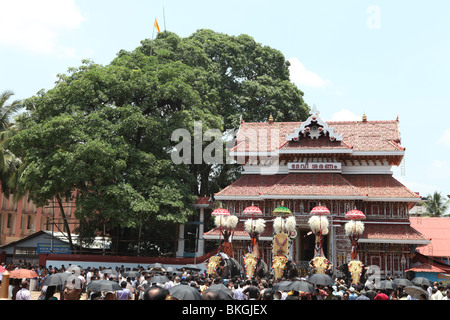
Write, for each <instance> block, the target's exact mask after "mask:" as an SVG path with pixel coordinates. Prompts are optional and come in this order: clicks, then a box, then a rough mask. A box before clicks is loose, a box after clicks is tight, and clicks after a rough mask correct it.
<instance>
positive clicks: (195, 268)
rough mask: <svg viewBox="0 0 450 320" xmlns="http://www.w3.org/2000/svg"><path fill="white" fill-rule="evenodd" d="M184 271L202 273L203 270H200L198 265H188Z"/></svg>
mask: <svg viewBox="0 0 450 320" xmlns="http://www.w3.org/2000/svg"><path fill="white" fill-rule="evenodd" d="M183 268H184V269H187V270H195V271H200V270H202V269H201V268H199V267H198V266H197V265H196V264H188V265H186V266H184V267H183Z"/></svg>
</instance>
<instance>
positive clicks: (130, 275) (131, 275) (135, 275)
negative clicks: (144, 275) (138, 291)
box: [122, 270, 141, 278]
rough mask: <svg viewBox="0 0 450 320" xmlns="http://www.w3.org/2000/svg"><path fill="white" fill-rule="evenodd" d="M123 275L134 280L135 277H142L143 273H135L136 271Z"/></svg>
mask: <svg viewBox="0 0 450 320" xmlns="http://www.w3.org/2000/svg"><path fill="white" fill-rule="evenodd" d="M122 275H123V276H124V277H125V278H128V277H130V278H134V277H140V276H141V273H140V272H139V271H134V270H132V271H126V272H124V273H123V274H122Z"/></svg>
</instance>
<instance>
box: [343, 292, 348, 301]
mask: <svg viewBox="0 0 450 320" xmlns="http://www.w3.org/2000/svg"><path fill="white" fill-rule="evenodd" d="M342 300H348V292H347V291H346V292H344V293H343V294H342Z"/></svg>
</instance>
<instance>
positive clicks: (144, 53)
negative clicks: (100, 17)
mask: <svg viewBox="0 0 450 320" xmlns="http://www.w3.org/2000/svg"><path fill="white" fill-rule="evenodd" d="M288 66H289V63H288V62H287V61H286V60H285V58H284V56H283V55H282V54H281V52H279V51H278V50H275V49H272V48H270V47H266V46H262V45H261V44H259V43H257V42H255V41H254V39H253V38H251V37H249V36H247V35H240V36H237V37H234V36H228V35H225V34H221V33H216V32H214V31H211V30H199V31H197V32H196V33H194V34H193V35H191V36H190V37H187V38H181V37H179V36H177V35H176V34H174V33H170V32H163V33H161V34H159V35H158V38H157V39H155V40H149V39H147V40H144V41H142V42H141V45H140V46H139V47H137V48H136V49H135V50H134V51H132V52H127V51H124V50H122V51H120V52H119V53H118V55H117V57H116V58H115V59H114V60H113V61H112V62H111V63H110V64H108V65H106V66H103V65H99V64H95V63H94V62H92V61H89V60H84V61H83V63H82V65H81V66H80V67H78V68H71V69H69V71H68V73H67V74H60V75H58V81H57V83H56V85H55V87H54V88H53V89H51V90H48V91H46V92H45V91H41V92H39V93H38V94H37V95H35V96H33V97H31V98H29V99H26V100H25V101H24V106H25V107H26V108H27V113H24V114H23V115H22V116H21V117H20V118H19V122H20V124H21V126H23V128H24V129H23V130H22V131H20V132H19V133H18V134H17V135H16V136H14V137H12V138H11V141H10V147H11V150H13V152H14V153H15V154H17V155H20V157H21V159H22V160H23V163H24V165H23V166H22V167H21V170H20V174H18V176H17V177H16V178H17V180H16V181H18V182H19V183H18V190H19V191H21V192H22V193H23V192H24V191H25V190H29V191H30V196H31V198H32V199H33V201H34V202H35V203H36V204H38V205H45V204H47V203H48V202H49V201H50V200H51V199H53V198H54V197H55V196H59V197H61V198H66V199H70V198H72V197H75V199H76V204H77V210H76V215H77V218H78V219H80V220H82V221H84V222H86V223H89V224H90V227H91V226H94V225H96V226H101V225H103V224H104V222H105V221H107V222H108V225H109V226H110V228H111V229H110V230H109V232H113V233H115V232H117V233H118V234H119V233H120V232H122V235H125V234H126V233H127V234H131V233H130V232H129V230H130V228H131V229H133V230H137V229H136V228H142V230H143V233H144V234H151V233H154V234H158V235H160V234H161V232H160V231H161V230H158V227H157V226H156V224H155V222H158V221H159V222H160V223H164V224H172V225H173V224H174V223H183V222H185V221H187V217H188V216H189V215H192V214H193V208H192V203H193V201H194V199H195V196H194V195H201V196H205V195H209V194H211V193H213V192H217V191H218V190H220V189H221V188H223V187H225V186H226V185H228V184H229V183H231V182H232V181H233V180H234V179H235V178H236V177H237V176H238V175H239V168H238V167H237V166H235V165H230V164H207V163H202V164H180V165H175V164H174V163H173V162H172V161H171V157H170V152H171V150H172V149H173V147H174V145H175V144H176V143H175V142H173V141H171V139H170V137H171V134H172V132H173V131H174V130H175V129H178V128H185V129H187V130H188V131H189V132H191V134H192V133H193V130H194V127H193V123H194V121H201V122H202V124H203V128H202V129H203V131H206V130H208V129H211V128H217V129H220V130H222V131H223V130H225V129H234V128H237V127H238V125H239V119H240V116H241V115H242V116H243V117H244V119H245V120H246V121H266V120H267V118H268V116H269V115H270V114H272V115H273V116H274V118H275V120H276V121H300V120H302V119H306V117H307V110H308V107H307V105H306V104H305V103H304V102H303V99H302V96H303V93H302V92H301V91H300V90H299V89H298V88H297V87H296V86H295V85H294V84H293V83H291V82H290V81H289V70H288ZM207 144H208V142H204V146H205V145H207ZM224 145H225V144H224ZM75 190H76V192H74V191H75ZM113 228H115V230H114V231H113ZM85 230H90V232H93V228H88V227H86V228H85ZM156 230H157V231H158V232H156ZM134 234H135V232H134ZM166 236H167V237H169V236H168V235H166ZM119 237H120V235H119ZM167 239H168V240H169V238H167ZM146 241H150V242H151V239H146Z"/></svg>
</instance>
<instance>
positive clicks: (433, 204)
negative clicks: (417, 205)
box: [423, 191, 450, 217]
mask: <svg viewBox="0 0 450 320" xmlns="http://www.w3.org/2000/svg"><path fill="white" fill-rule="evenodd" d="M449 204H450V201H449V200H448V199H445V198H444V197H443V196H442V195H441V193H440V192H437V191H435V192H434V193H433V194H432V195H428V196H427V200H425V201H423V206H424V207H425V209H426V213H424V216H431V217H441V216H442V215H444V214H445V212H446V211H447V209H448V207H449Z"/></svg>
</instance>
